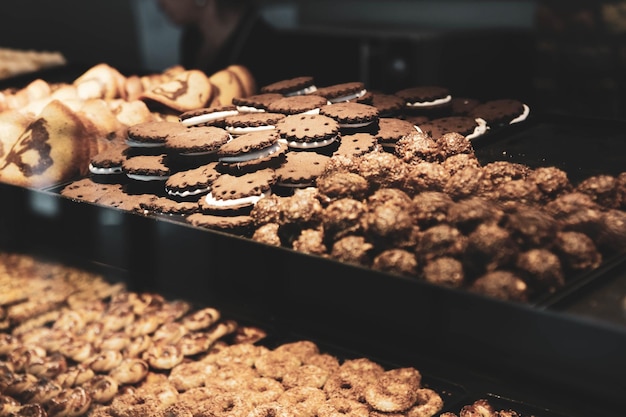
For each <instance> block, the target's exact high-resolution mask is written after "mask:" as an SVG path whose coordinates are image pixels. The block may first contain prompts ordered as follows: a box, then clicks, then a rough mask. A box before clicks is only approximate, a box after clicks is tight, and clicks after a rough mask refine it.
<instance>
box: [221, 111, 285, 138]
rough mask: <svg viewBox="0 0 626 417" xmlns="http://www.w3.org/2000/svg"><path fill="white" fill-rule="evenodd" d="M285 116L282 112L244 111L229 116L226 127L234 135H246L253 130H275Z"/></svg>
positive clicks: (225, 123)
mask: <svg viewBox="0 0 626 417" xmlns="http://www.w3.org/2000/svg"><path fill="white" fill-rule="evenodd" d="M284 118H285V115H284V114H281V113H270V112H260V113H243V114H238V115H236V116H230V117H227V118H226V120H225V121H224V128H225V129H226V130H227V131H228V133H230V134H231V135H233V136H237V135H244V134H246V133H251V132H259V131H264V130H273V129H275V128H276V125H277V124H278V123H279V122H280V121H281V120H282V119H284Z"/></svg>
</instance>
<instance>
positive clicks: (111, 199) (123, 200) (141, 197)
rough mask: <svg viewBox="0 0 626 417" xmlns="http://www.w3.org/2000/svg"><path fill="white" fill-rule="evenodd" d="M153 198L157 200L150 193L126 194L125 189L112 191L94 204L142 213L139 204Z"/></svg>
mask: <svg viewBox="0 0 626 417" xmlns="http://www.w3.org/2000/svg"><path fill="white" fill-rule="evenodd" d="M154 198H157V196H156V195H155V194H153V193H150V192H145V193H141V192H139V193H128V192H127V191H126V189H125V188H124V189H113V190H110V191H109V192H107V193H106V194H104V195H103V196H102V197H100V198H99V199H98V201H96V204H99V205H101V206H106V207H113V208H116V209H119V210H124V211H132V212H136V213H144V211H143V209H142V208H141V204H142V203H145V202H148V201H150V200H152V199H154Z"/></svg>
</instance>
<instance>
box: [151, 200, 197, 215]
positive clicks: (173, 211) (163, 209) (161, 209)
mask: <svg viewBox="0 0 626 417" xmlns="http://www.w3.org/2000/svg"><path fill="white" fill-rule="evenodd" d="M139 206H140V207H141V209H142V210H144V212H145V213H147V214H164V215H170V216H174V215H179V216H186V215H189V214H192V213H199V212H200V206H199V205H198V201H187V202H185V201H176V200H172V199H170V198H167V197H161V196H155V197H154V198H151V199H148V200H145V201H142V202H140V204H139Z"/></svg>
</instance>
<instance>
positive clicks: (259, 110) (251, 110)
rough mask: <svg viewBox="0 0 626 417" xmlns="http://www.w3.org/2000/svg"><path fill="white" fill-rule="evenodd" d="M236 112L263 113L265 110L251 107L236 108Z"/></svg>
mask: <svg viewBox="0 0 626 417" xmlns="http://www.w3.org/2000/svg"><path fill="white" fill-rule="evenodd" d="M237 111H238V112H239V113H265V109H260V108H258V107H252V106H237Z"/></svg>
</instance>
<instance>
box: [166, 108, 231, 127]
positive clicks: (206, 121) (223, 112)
mask: <svg viewBox="0 0 626 417" xmlns="http://www.w3.org/2000/svg"><path fill="white" fill-rule="evenodd" d="M236 114H239V112H238V111H237V107H235V106H234V105H226V106H212V107H203V108H201V109H196V110H189V111H186V112H184V113H181V114H180V115H179V116H178V119H179V120H180V123H181V124H182V125H183V126H185V127H192V126H218V127H223V126H224V119H226V118H227V117H229V116H235V115H236Z"/></svg>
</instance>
